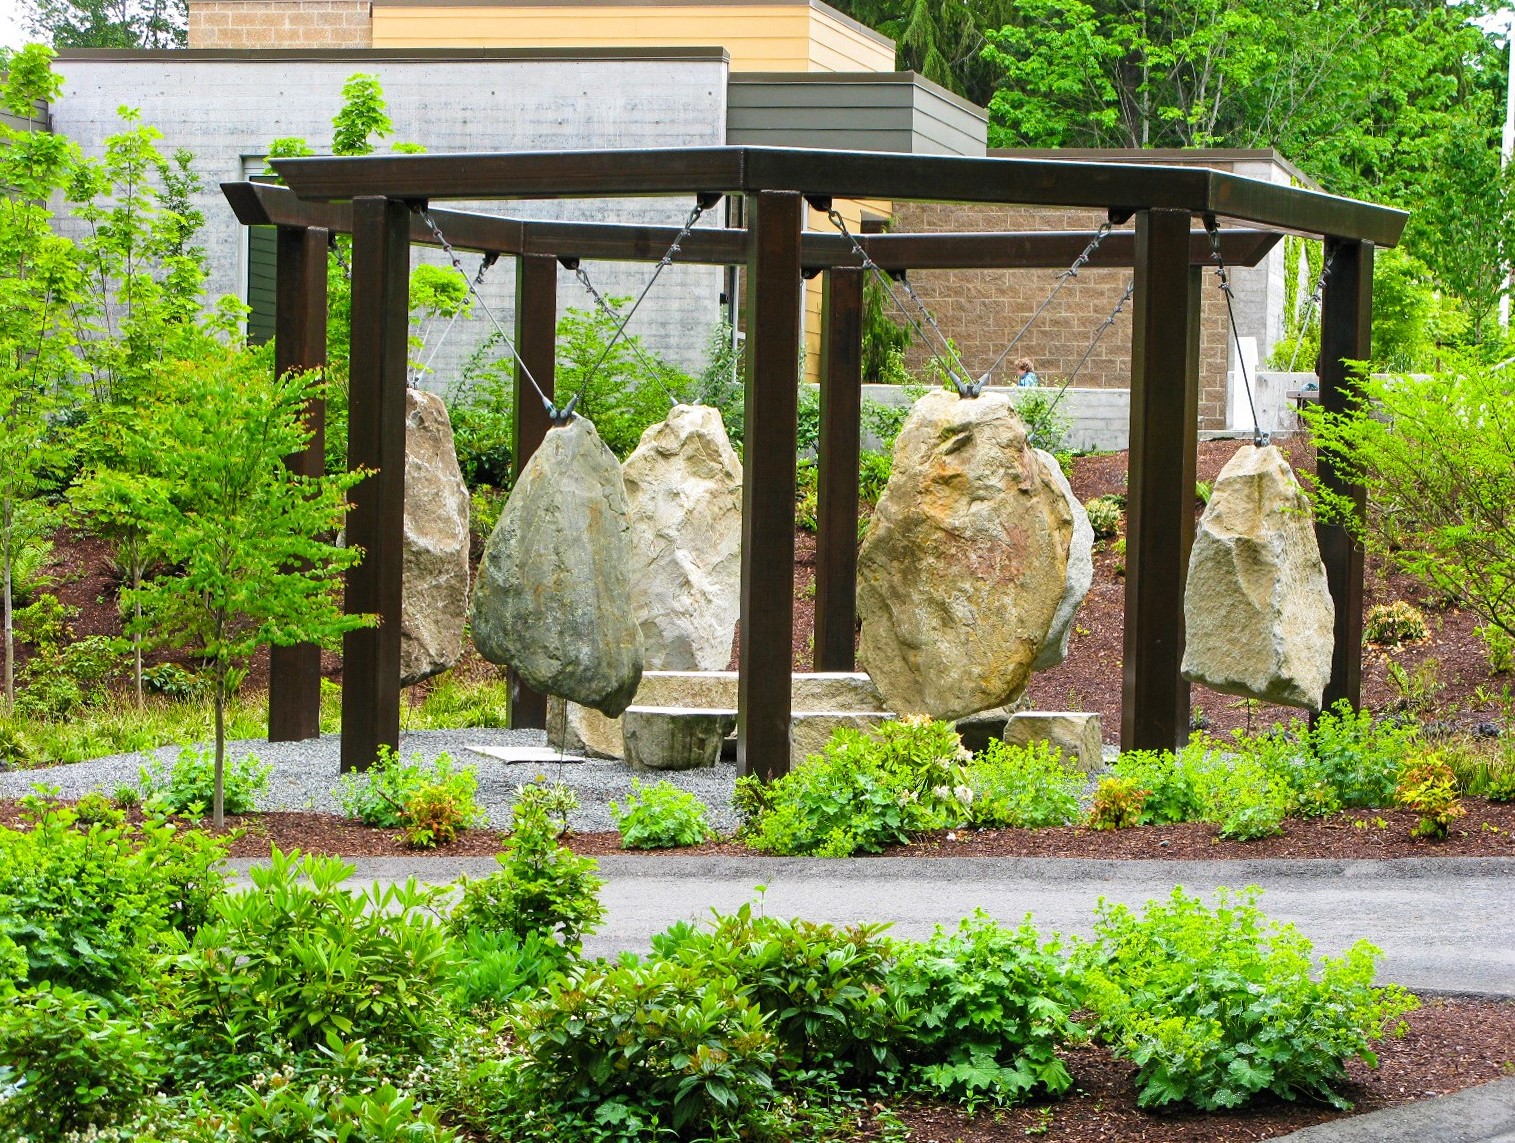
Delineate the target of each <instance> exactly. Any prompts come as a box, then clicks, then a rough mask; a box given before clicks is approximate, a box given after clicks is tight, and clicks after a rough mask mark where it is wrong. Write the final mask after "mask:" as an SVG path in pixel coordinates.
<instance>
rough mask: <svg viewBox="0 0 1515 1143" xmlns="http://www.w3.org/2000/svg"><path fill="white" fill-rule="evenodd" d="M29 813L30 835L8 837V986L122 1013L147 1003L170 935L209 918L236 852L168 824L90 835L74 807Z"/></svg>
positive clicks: (4, 924)
mask: <svg viewBox="0 0 1515 1143" xmlns="http://www.w3.org/2000/svg"><path fill="white" fill-rule="evenodd" d="M23 804H24V806H25V809H24V814H25V816H26V819H27V820H28V821H29V823H30V828H28V829H24V830H9V829H3V830H0V976H3V977H5V978H11V977H13V976H14V977H15V978H17V979H20V980H25V981H26V982H27V983H28V984H30V985H33V986H36V985H40V984H42V983H43V982H48V983H51V984H54V985H59V986H65V987H68V988H73V989H76V990H79V991H83V992H90V993H93V994H95V995H97V996H100V997H102V998H105V999H107V1000H108V1001H110V1002H111V1003H112V1004H114V1003H116V1002H117V1001H120V1000H124V999H125V998H128V997H131V996H133V995H135V994H137V993H138V992H139V991H141V990H142V989H143V988H145V987H146V986H147V984H148V983H149V981H150V979H151V976H152V966H153V962H154V960H155V958H156V955H157V954H158V952H159V951H160V950H161V949H163V948H165V947H166V945H167V943H168V942H169V940H170V934H172V933H174V932H176V931H177V932H180V933H184V934H193V933H194V932H195V931H196V929H197V928H198V927H199V926H200V925H201V923H202V922H203V921H204V920H205V918H206V917H207V915H208V914H209V910H210V908H211V903H212V902H213V901H214V900H215V899H216V897H217V896H218V894H219V893H220V892H221V886H222V876H221V874H220V873H219V872H218V866H219V864H220V862H221V860H222V859H223V858H224V857H225V855H226V846H227V843H226V842H225V841H221V840H217V839H214V838H210V837H208V836H206V835H205V834H202V833H199V832H197V831H190V832H187V833H180V832H178V831H177V830H175V829H174V827H173V826H171V825H168V824H166V823H165V822H164V821H162V820H153V821H149V822H148V823H146V824H145V825H142V826H140V827H135V826H129V825H105V824H95V825H92V826H90V827H89V829H88V830H82V829H78V828H76V823H77V822H78V816H77V814H76V813H75V812H74V811H73V810H72V809H70V808H69V807H67V806H63V805H59V804H55V803H50V802H47V801H45V800H43V799H40V798H27V799H24V802H23ZM12 942H14V947H15V948H19V950H20V954H21V955H20V957H19V960H17V959H16V958H13V957H12V956H10V955H8V954H7V952H6V950H7V949H11V950H12V951H14V949H13V947H12Z"/></svg>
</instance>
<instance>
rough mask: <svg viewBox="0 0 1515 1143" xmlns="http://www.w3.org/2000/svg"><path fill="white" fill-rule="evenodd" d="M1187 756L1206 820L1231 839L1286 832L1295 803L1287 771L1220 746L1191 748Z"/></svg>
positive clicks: (1246, 839)
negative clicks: (1222, 750)
mask: <svg viewBox="0 0 1515 1143" xmlns="http://www.w3.org/2000/svg"><path fill="white" fill-rule="evenodd" d="M1185 754H1186V755H1189V757H1188V758H1186V759H1185V763H1186V765H1187V768H1188V769H1189V771H1190V773H1191V775H1192V779H1191V780H1192V782H1193V788H1194V796H1195V800H1196V801H1197V802H1198V803H1199V813H1200V817H1201V818H1203V820H1205V821H1208V822H1212V823H1214V824H1215V825H1216V826H1217V827H1219V832H1220V836H1221V837H1223V838H1225V839H1226V840H1228V841H1254V840H1256V839H1257V838H1261V837H1272V836H1273V835H1275V834H1277V833H1280V832H1282V829H1283V821H1284V818H1286V817H1288V815H1289V813H1290V811H1291V810H1292V809H1293V808H1294V803H1295V793H1294V787H1293V785H1292V784H1291V783H1290V781H1289V776H1288V775H1287V774H1286V773H1282V772H1280V771H1279V770H1278V769H1274V768H1270V767H1269V766H1267V765H1266V764H1265V763H1264V762H1263V761H1262V760H1261V759H1259V758H1258V757H1256V756H1255V755H1252V754H1249V753H1242V754H1238V755H1235V756H1233V757H1229V758H1227V757H1224V756H1223V755H1222V754H1221V753H1220V752H1219V751H1218V750H1208V749H1203V748H1200V749H1191V750H1186V751H1185Z"/></svg>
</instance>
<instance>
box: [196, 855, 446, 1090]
mask: <svg viewBox="0 0 1515 1143" xmlns="http://www.w3.org/2000/svg"><path fill="white" fill-rule="evenodd" d="M353 868H354V867H353V866H351V865H349V864H347V863H346V862H344V861H342V860H340V859H339V858H334V857H316V856H305V857H302V856H301V855H300V853H299V852H298V851H293V852H291V853H288V854H285V853H283V852H281V851H280V850H279V848H278V847H277V846H275V847H273V849H272V850H271V852H270V855H269V863H268V865H267V866H266V867H265V866H258V865H255V866H253V867H252V868H251V869H250V870H249V871H248V877H249V878H250V879H251V880H252V888H250V889H248V890H247V891H245V892H241V893H227V894H223V895H222V896H220V897H218V898H217V899H216V901H215V903H214V906H213V913H212V917H211V919H210V921H209V922H208V923H207V924H205V925H204V926H203V927H201V929H200V931H199V932H198V933H196V934H195V939H194V942H193V944H192V945H190V946H188V947H186V948H184V949H183V950H182V951H180V952H179V953H177V954H176V955H175V956H173V957H172V958H171V960H170V965H171V968H172V971H173V975H174V978H175V985H176V987H175V989H174V990H173V1005H174V1008H173V1018H174V1020H175V1021H176V1024H177V1026H179V1027H181V1028H182V1029H183V1030H184V1032H185V1035H186V1038H187V1040H188V1042H189V1043H188V1046H189V1048H190V1051H191V1052H192V1053H193V1054H194V1055H195V1056H197V1057H198V1060H199V1064H198V1066H208V1067H210V1068H212V1069H219V1068H225V1069H234V1068H236V1067H238V1066H245V1067H251V1065H252V1062H253V1060H254V1059H255V1055H254V1053H257V1052H260V1051H261V1052H274V1053H278V1052H281V1051H295V1052H303V1051H310V1050H313V1049H318V1048H321V1047H322V1046H323V1045H325V1044H326V1043H327V1042H328V1041H329V1040H330V1039H332V1038H338V1037H339V1038H341V1039H344V1040H352V1039H363V1040H365V1041H367V1042H368V1043H369V1044H371V1045H378V1046H389V1047H394V1048H407V1047H409V1048H416V1047H419V1046H421V1045H423V1044H425V1043H426V1042H427V1041H428V1039H429V1038H430V1037H431V1036H432V1035H434V1034H435V1032H436V1029H437V1027H438V1025H439V1024H440V1022H441V1019H442V1010H443V1005H442V993H443V985H444V982H445V979H446V974H447V958H448V948H447V937H446V933H445V932H444V930H443V929H442V927H441V926H440V925H438V924H436V923H435V921H434V920H433V919H432V917H431V915H430V909H431V907H432V906H433V904H434V899H435V893H434V891H432V890H428V889H422V888H420V887H418V886H417V885H416V882H415V881H414V879H412V880H410V881H408V882H406V883H405V884H404V885H391V886H389V887H387V888H380V887H379V886H377V885H375V886H373V887H371V888H370V889H368V890H367V891H366V892H361V893H350V892H348V891H347V889H346V888H345V887H344V886H343V882H344V881H345V880H346V879H347V878H348V877H350V876H351V875H352V873H353ZM195 1066H197V1065H196V1064H194V1063H191V1064H189V1065H188V1067H189V1068H190V1070H191V1071H192V1070H193V1069H194V1067H195Z"/></svg>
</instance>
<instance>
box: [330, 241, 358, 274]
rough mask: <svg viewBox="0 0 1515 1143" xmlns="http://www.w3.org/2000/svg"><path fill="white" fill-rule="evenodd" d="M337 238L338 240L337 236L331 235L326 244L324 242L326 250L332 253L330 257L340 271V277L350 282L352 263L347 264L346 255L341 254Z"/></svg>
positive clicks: (340, 245)
mask: <svg viewBox="0 0 1515 1143" xmlns="http://www.w3.org/2000/svg"><path fill="white" fill-rule="evenodd" d="M337 238H338V236H337V235H335V234H333V235H332V236H331V237H330V238H329V239H328V240H327V242H326V248H327V249H328V250H330V251H331V252H332V255H333V256H334V257H335V258H336V260H337V265H338V266H339V267H340V268H341V270H342V276H343V277H344V278H346V279H347V280H348V281H351V280H352V263H350V262H348V260H347V255H346V254H343V253H342V243H341V242H339V241H338V240H337Z"/></svg>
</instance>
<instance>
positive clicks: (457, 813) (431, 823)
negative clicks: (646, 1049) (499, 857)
mask: <svg viewBox="0 0 1515 1143" xmlns="http://www.w3.org/2000/svg"><path fill="white" fill-rule="evenodd" d="M482 816H483V815H482V813H481V812H480V810H479V807H478V805H477V804H476V803H475V802H474V800H473V795H472V793H471V792H469V791H468V790H467V789H465V788H462V787H461V786H460V785H459V783H457V782H440V783H435V784H432V783H428V784H426V785H424V786H422V787H421V788H420V789H418V790H416V791H414V792H413V793H412V794H411V795H410V799H409V801H407V802H406V803H405V834H404V837H405V844H406V845H408V846H410V847H411V848H412V849H435V848H436V847H437V846H439V845H451V844H452V843H453V842H455V841H457V840H458V831H459V830H461V829H467V828H468V827H469V826H471V825H473V824H474V823H475V822H477V821H479V820H480V819H481V818H482Z"/></svg>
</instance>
